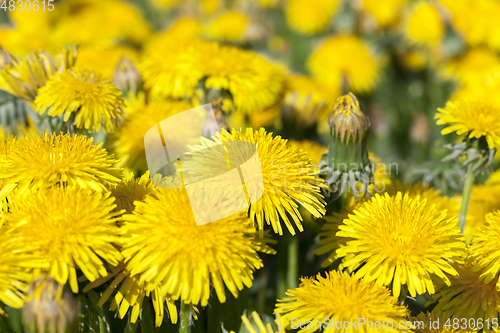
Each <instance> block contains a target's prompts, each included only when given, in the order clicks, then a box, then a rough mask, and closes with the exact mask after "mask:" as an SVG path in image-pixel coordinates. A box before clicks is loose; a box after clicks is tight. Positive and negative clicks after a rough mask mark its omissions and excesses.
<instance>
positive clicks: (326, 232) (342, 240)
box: [314, 157, 460, 267]
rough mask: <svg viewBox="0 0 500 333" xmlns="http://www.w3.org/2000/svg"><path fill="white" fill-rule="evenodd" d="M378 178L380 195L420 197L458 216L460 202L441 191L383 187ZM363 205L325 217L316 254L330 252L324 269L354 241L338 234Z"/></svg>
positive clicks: (418, 186)
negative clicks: (342, 248)
mask: <svg viewBox="0 0 500 333" xmlns="http://www.w3.org/2000/svg"><path fill="white" fill-rule="evenodd" d="M372 158H373V157H372ZM379 165H380V163H377V169H378V168H379ZM377 178H378V177H377V172H375V186H376V187H377V192H378V193H380V192H379V191H382V192H386V193H388V194H389V195H390V196H395V195H397V193H398V192H401V193H403V195H404V196H408V197H409V198H412V199H414V198H416V197H417V196H420V199H421V200H424V199H425V200H427V205H429V206H430V205H435V208H436V209H437V210H438V211H444V210H446V211H447V215H448V216H450V217H451V216H458V212H459V210H460V200H455V199H454V198H448V197H445V196H442V195H441V192H440V191H438V190H435V189H434V188H432V187H431V188H429V187H428V186H427V185H424V184H412V185H409V184H405V183H400V182H390V183H385V184H384V186H382V185H381V183H380V182H381V181H382V180H377ZM373 193H375V192H373ZM363 205H364V203H363V202H362V201H358V202H357V203H352V204H351V206H350V207H348V208H347V209H343V210H341V211H340V212H333V213H332V215H331V216H325V217H324V220H325V223H324V224H323V226H322V228H321V232H320V233H319V236H320V241H319V245H320V247H319V248H318V249H317V250H316V251H315V252H314V253H315V254H317V255H321V254H325V253H328V252H330V254H329V256H328V258H326V259H325V261H324V262H323V263H322V264H321V265H322V267H327V266H328V265H330V264H332V263H333V262H335V261H336V260H337V259H338V258H339V257H338V256H337V253H336V251H335V250H336V249H338V248H340V247H343V246H346V245H347V243H348V242H349V241H351V240H353V239H352V238H346V237H342V236H338V235H337V232H338V231H339V230H340V229H339V226H341V225H342V224H343V221H344V219H349V215H350V214H353V212H354V211H355V210H357V209H360V208H362V207H363Z"/></svg>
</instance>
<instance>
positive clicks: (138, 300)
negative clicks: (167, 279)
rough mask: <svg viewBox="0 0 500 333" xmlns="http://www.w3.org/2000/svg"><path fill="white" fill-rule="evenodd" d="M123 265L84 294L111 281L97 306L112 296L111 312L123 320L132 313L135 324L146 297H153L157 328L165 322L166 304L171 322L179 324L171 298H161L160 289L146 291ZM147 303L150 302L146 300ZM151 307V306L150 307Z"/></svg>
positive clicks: (95, 283)
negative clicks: (114, 312) (116, 313)
mask: <svg viewBox="0 0 500 333" xmlns="http://www.w3.org/2000/svg"><path fill="white" fill-rule="evenodd" d="M124 268H125V266H124V265H123V264H120V265H118V266H117V267H113V269H112V270H111V273H110V274H108V275H107V276H105V277H100V278H98V279H97V280H95V281H94V282H92V283H89V284H88V285H87V286H86V287H85V288H84V289H83V292H88V291H89V290H92V289H94V288H96V287H99V286H101V285H103V284H104V283H106V282H108V281H110V280H111V279H113V280H112V281H111V283H110V284H109V286H108V287H107V288H106V290H105V291H104V292H103V293H102V296H101V298H100V299H99V302H98V303H97V306H103V305H104V303H106V301H107V300H108V299H109V298H110V297H111V296H112V295H114V296H113V298H112V301H111V305H110V310H111V311H117V312H118V317H119V318H120V319H123V318H124V317H125V315H126V314H127V313H128V311H129V310H131V311H130V322H132V323H135V322H137V319H138V318H139V314H140V312H141V309H142V304H143V303H144V299H145V298H146V297H151V300H152V303H153V308H154V310H155V326H157V327H158V326H160V325H161V324H162V322H163V317H164V313H165V304H166V305H167V310H168V312H167V313H168V315H169V317H170V321H171V322H172V323H173V324H175V323H177V308H176V306H175V303H174V301H172V300H171V299H169V298H164V297H162V296H160V294H159V292H160V288H159V287H157V288H155V289H154V290H153V291H152V292H150V291H146V290H145V288H144V283H139V278H138V276H135V277H131V276H130V274H129V273H128V271H127V270H125V269H124ZM146 302H148V300H147V298H146ZM148 306H149V305H148Z"/></svg>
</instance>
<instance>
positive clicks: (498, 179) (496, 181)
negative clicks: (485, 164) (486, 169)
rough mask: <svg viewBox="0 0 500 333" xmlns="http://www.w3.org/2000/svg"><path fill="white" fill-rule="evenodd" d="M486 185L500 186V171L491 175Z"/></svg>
mask: <svg viewBox="0 0 500 333" xmlns="http://www.w3.org/2000/svg"><path fill="white" fill-rule="evenodd" d="M486 185H500V169H499V170H497V171H495V172H493V173H492V174H490V176H489V177H488V180H487V181H486Z"/></svg>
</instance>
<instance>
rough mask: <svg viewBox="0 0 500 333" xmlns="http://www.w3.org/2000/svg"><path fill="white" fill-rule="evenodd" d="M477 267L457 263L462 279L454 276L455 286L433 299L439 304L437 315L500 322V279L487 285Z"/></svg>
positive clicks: (459, 276) (434, 296)
mask: <svg viewBox="0 0 500 333" xmlns="http://www.w3.org/2000/svg"><path fill="white" fill-rule="evenodd" d="M476 265H477V263H466V264H463V263H460V264H458V263H454V264H453V267H454V269H455V270H456V271H457V272H458V275H454V276H450V282H451V284H450V285H448V286H445V285H443V287H442V288H440V289H438V292H437V293H436V294H435V295H432V298H433V299H434V300H436V301H437V304H436V306H435V307H434V309H433V312H435V313H441V312H446V313H448V314H449V315H451V316H453V317H455V318H475V319H479V318H483V319H490V321H491V319H493V318H498V315H499V309H500V293H499V292H498V290H497V289H496V287H495V286H496V284H497V280H498V277H497V278H495V279H494V280H493V281H490V282H489V283H484V281H482V280H481V279H479V276H480V275H481V274H482V273H483V271H484V270H479V271H478V270H477V268H476V267H477V266H476Z"/></svg>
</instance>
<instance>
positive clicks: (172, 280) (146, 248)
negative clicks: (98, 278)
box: [122, 189, 262, 306]
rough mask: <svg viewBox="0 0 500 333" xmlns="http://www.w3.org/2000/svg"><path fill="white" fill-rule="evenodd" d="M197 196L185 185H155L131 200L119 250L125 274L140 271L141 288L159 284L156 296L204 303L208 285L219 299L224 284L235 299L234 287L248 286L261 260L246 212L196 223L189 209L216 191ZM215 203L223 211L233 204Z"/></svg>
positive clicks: (150, 288)
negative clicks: (139, 199)
mask: <svg viewBox="0 0 500 333" xmlns="http://www.w3.org/2000/svg"><path fill="white" fill-rule="evenodd" d="M197 195H199V197H197V198H195V200H192V198H191V200H190V198H189V197H188V195H187V192H186V190H185V189H160V190H159V193H158V194H157V195H156V196H147V197H146V198H145V199H144V202H136V206H135V210H134V212H133V214H125V215H124V220H125V221H126V222H125V224H124V225H123V227H122V229H123V231H124V236H123V237H124V238H125V239H126V241H125V242H124V244H123V251H122V253H123V255H124V256H125V263H126V267H127V270H128V271H129V272H130V275H131V276H136V275H138V274H140V277H139V283H145V288H146V291H153V290H155V288H157V287H159V288H160V290H161V292H160V295H161V296H166V295H171V296H172V299H174V300H176V299H179V298H181V299H182V301H183V302H185V303H191V304H193V305H196V304H199V303H200V304H201V305H202V306H206V305H207V303H208V299H209V297H210V286H211V285H212V286H213V287H214V289H215V292H216V293H217V296H218V298H219V300H220V301H221V302H225V300H226V294H225V291H224V285H225V286H226V287H227V288H228V289H229V290H230V292H231V293H232V294H233V295H234V297H237V296H238V290H242V289H243V287H244V286H246V287H250V286H251V285H252V278H253V271H254V270H255V269H257V268H260V267H262V262H261V260H260V258H259V256H258V255H257V252H256V251H255V249H254V246H255V244H254V238H253V234H254V233H255V228H254V227H252V226H251V223H250V221H249V219H248V218H247V217H246V216H245V215H246V213H245V212H244V211H241V212H239V213H237V214H235V215H232V216H229V217H226V218H223V219H221V220H218V221H215V222H211V223H208V224H203V225H200V226H197V224H196V221H195V217H194V215H193V213H192V211H195V210H197V211H199V210H198V209H199V207H203V205H204V204H205V200H206V196H207V195H209V196H211V197H212V199H213V198H214V197H215V196H217V195H218V196H219V197H221V194H220V193H218V192H217V191H213V192H210V193H201V192H200V193H197ZM221 198H223V197H221ZM219 203H220V207H219V208H220V209H221V210H222V211H224V210H226V209H229V208H230V205H231V204H232V203H231V202H228V201H227V200H226V201H219ZM198 205H200V206H199V207H198ZM197 207H198V208H197Z"/></svg>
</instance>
